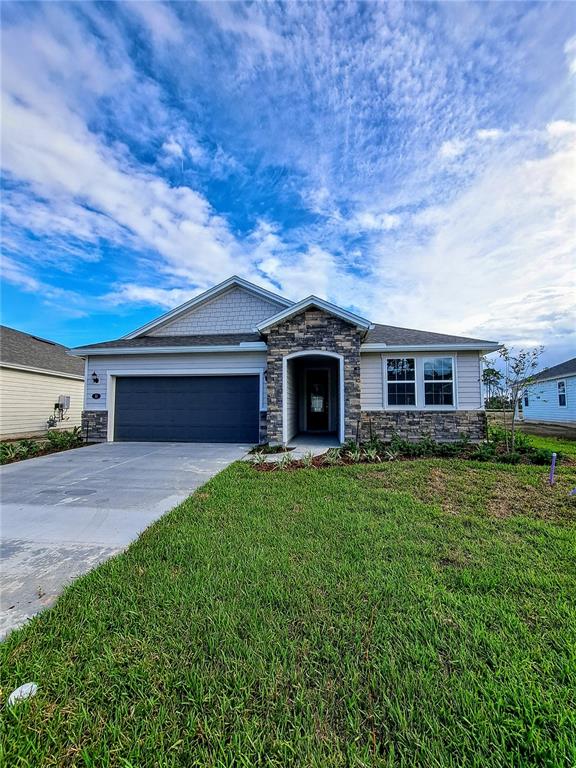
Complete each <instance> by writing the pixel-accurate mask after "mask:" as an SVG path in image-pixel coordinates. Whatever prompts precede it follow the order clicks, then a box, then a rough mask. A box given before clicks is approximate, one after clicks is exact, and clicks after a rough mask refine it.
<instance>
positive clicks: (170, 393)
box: [114, 376, 260, 443]
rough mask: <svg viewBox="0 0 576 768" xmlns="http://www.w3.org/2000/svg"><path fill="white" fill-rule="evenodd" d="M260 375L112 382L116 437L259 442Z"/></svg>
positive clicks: (156, 377)
mask: <svg viewBox="0 0 576 768" xmlns="http://www.w3.org/2000/svg"><path fill="white" fill-rule="evenodd" d="M259 388H260V378H259V377H258V376H129V377H128V376H127V377H124V378H122V377H119V378H117V379H116V399H115V410H114V439H115V440H119V441H137V440H143V441H148V440H150V441H170V442H186V443H257V442H258V431H259V430H258V423H259V410H260V392H259Z"/></svg>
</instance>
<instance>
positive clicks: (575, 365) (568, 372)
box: [534, 357, 576, 381]
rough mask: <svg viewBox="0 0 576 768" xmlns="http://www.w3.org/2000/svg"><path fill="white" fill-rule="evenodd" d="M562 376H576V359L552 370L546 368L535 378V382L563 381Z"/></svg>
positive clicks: (559, 364)
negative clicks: (545, 380)
mask: <svg viewBox="0 0 576 768" xmlns="http://www.w3.org/2000/svg"><path fill="white" fill-rule="evenodd" d="M562 376H576V357H573V358H571V359H570V360H566V361H565V362H563V363H558V365H553V366H552V368H546V369H545V370H543V371H540V373H537V374H536V375H535V376H534V381H538V380H542V379H561V378H562Z"/></svg>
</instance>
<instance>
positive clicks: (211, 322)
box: [149, 288, 284, 336]
mask: <svg viewBox="0 0 576 768" xmlns="http://www.w3.org/2000/svg"><path fill="white" fill-rule="evenodd" d="M281 309H284V306H283V305H282V304H279V303H276V302H274V301H269V300H268V299H265V298H263V297H262V296H257V295H256V294H254V293H251V292H250V291H246V290H244V289H243V288H231V289H230V290H229V291H227V292H226V293H224V294H221V295H220V296H217V297H216V298H214V299H212V300H211V301H208V302H206V303H205V304H201V305H200V306H198V307H194V308H193V309H191V310H190V311H189V312H186V313H184V314H183V315H180V316H179V317H178V318H175V319H174V320H172V321H169V322H167V323H166V324H165V325H162V326H160V327H159V328H155V329H154V330H152V331H150V334H149V335H150V336H189V335H190V336H194V335H197V334H203V333H207V334H214V333H216V334H219V333H223V334H224V333H226V334H227V333H251V332H253V331H254V328H255V327H256V325H257V324H258V323H260V322H262V321H263V320H266V318H268V317H272V315H275V314H276V313H277V312H279V311H280V310H281Z"/></svg>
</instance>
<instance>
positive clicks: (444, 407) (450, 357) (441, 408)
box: [422, 355, 458, 411]
mask: <svg viewBox="0 0 576 768" xmlns="http://www.w3.org/2000/svg"><path fill="white" fill-rule="evenodd" d="M438 359H440V360H450V361H451V363H452V381H451V382H450V383H451V384H452V405H436V404H431V405H428V403H427V402H426V384H427V383H428V384H430V383H433V382H434V381H440V382H441V383H443V384H448V381H447V380H446V379H426V378H424V368H425V366H426V363H427V362H429V361H432V360H438ZM456 376H457V372H456V358H455V356H454V355H427V356H426V357H423V358H422V407H423V408H424V409H427V410H430V411H455V410H457V409H458V402H457V399H456V397H457V395H456V392H457V388H456Z"/></svg>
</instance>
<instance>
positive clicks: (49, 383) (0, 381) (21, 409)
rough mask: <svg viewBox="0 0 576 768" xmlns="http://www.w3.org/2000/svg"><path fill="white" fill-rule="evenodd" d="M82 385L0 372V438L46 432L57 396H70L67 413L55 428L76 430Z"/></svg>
mask: <svg viewBox="0 0 576 768" xmlns="http://www.w3.org/2000/svg"><path fill="white" fill-rule="evenodd" d="M83 391H84V382H83V381H81V380H80V379H71V378H68V377H65V376H58V375H57V374H54V375H52V374H49V373H48V374H44V373H35V372H32V371H22V370H17V369H15V368H0V437H2V438H6V437H20V436H25V435H36V434H42V433H44V432H46V428H47V427H46V420H47V419H48V417H49V416H52V415H53V412H54V403H55V402H57V400H58V396H59V395H69V396H70V410H69V411H68V412H67V413H66V414H65V420H64V421H61V422H59V424H58V428H60V429H71V428H72V427H77V426H80V417H81V414H82V400H83Z"/></svg>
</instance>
